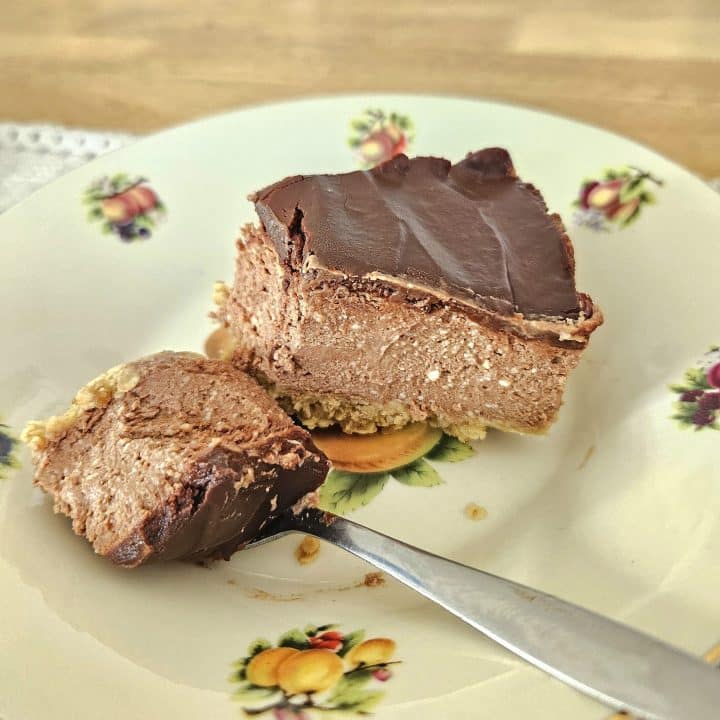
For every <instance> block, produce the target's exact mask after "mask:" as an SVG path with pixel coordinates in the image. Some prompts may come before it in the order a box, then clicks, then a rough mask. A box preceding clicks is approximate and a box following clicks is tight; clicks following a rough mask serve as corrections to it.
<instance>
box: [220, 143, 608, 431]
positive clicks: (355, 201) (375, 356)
mask: <svg viewBox="0 0 720 720" xmlns="http://www.w3.org/2000/svg"><path fill="white" fill-rule="evenodd" d="M251 200H253V201H254V203H255V208H256V211H257V214H258V217H259V219H260V226H259V227H253V226H247V227H245V228H244V229H243V233H242V237H241V238H240V240H239V241H238V245H237V247H238V256H237V264H236V272H235V281H234V284H233V286H232V287H231V288H224V290H223V292H222V293H219V294H218V297H219V302H218V305H219V307H218V310H217V312H216V313H215V316H216V317H217V318H218V319H219V320H220V321H221V322H222V323H223V324H224V325H225V326H226V327H227V328H229V330H230V331H231V332H232V334H233V340H234V343H235V344H236V346H237V347H236V349H235V351H234V356H233V357H234V360H235V362H236V363H238V364H241V365H242V366H243V367H246V368H248V369H249V370H250V371H251V372H252V373H254V374H255V375H256V377H258V378H260V379H261V381H262V382H263V383H264V384H265V385H266V386H267V387H269V388H270V389H271V391H272V392H273V393H274V394H275V395H276V397H277V398H278V399H279V401H280V402H281V404H282V405H283V407H284V408H285V409H286V410H288V411H289V412H291V413H293V414H294V415H296V416H297V417H298V418H299V419H300V420H301V421H302V422H303V423H304V424H305V425H307V426H308V427H325V426H328V425H332V424H338V425H340V426H341V427H342V429H343V430H345V431H347V432H374V431H375V430H377V429H378V428H381V427H402V426H403V425H405V424H407V423H410V422H416V421H428V422H430V423H432V424H435V425H438V426H440V427H442V428H443V429H444V430H446V431H447V432H449V433H451V434H454V435H456V436H458V437H460V438H462V439H471V438H475V437H482V436H483V434H484V432H485V428H486V427H495V428H498V429H501V430H513V431H517V432H528V433H538V432H544V431H546V430H547V429H548V427H549V426H550V425H551V424H552V422H553V421H554V419H555V417H556V416H557V412H558V409H559V407H560V405H561V402H562V394H563V389H564V385H565V380H566V378H567V375H568V373H569V372H570V371H571V370H572V368H573V367H575V365H576V364H577V362H578V361H579V358H580V354H581V353H582V351H583V349H584V348H585V347H586V345H587V341H588V338H589V336H590V334H591V333H592V332H593V331H594V330H595V329H596V328H597V327H598V326H599V325H600V324H601V323H602V314H601V313H600V311H599V310H598V309H597V307H595V306H594V304H593V302H592V300H591V299H590V298H589V297H588V296H587V295H584V294H583V293H579V292H577V290H576V287H575V278H574V272H575V261H574V254H573V248H572V245H571V243H570V240H569V238H568V236H567V233H566V232H565V229H564V227H563V224H562V221H561V220H560V218H559V216H557V215H554V214H549V213H548V211H547V207H546V205H545V202H544V200H543V198H542V196H541V195H540V193H539V191H538V190H537V189H536V188H535V187H533V186H532V185H530V184H528V183H525V182H523V181H522V180H520V179H519V178H518V177H517V174H516V172H515V169H514V167H513V164H512V161H511V159H510V156H509V155H508V153H507V152H506V151H505V150H502V149H500V148H490V149H486V150H481V151H479V152H475V153H471V154H470V155H468V156H467V157H466V158H465V159H464V160H462V161H460V162H458V163H456V164H454V165H453V164H451V163H450V162H449V161H447V160H444V159H442V158H434V157H419V158H414V159H409V158H407V157H405V156H404V155H400V156H397V157H395V158H393V159H392V160H390V161H388V162H386V163H384V164H382V165H380V166H378V167H376V168H373V169H372V170H369V171H365V172H360V171H358V172H351V173H345V174H340V175H314V176H294V177H289V178H286V179H285V180H281V181H280V182H278V183H275V184H274V185H270V186H269V187H266V188H264V189H263V190H260V191H258V192H257V193H255V194H254V195H252V196H251Z"/></svg>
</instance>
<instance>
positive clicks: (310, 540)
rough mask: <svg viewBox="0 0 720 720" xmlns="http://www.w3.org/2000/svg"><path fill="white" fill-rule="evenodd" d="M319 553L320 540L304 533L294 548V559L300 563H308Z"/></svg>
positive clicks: (313, 560)
mask: <svg viewBox="0 0 720 720" xmlns="http://www.w3.org/2000/svg"><path fill="white" fill-rule="evenodd" d="M319 553H320V541H319V540H318V539H317V538H314V537H311V536H310V535H306V536H305V538H304V539H303V540H302V541H301V542H300V544H299V545H298V546H297V547H296V548H295V559H296V560H297V561H298V562H299V563H300V564H301V565H308V564H310V563H311V562H315V560H316V559H317V556H318V554H319Z"/></svg>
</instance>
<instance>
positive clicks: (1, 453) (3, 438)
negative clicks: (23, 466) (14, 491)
mask: <svg viewBox="0 0 720 720" xmlns="http://www.w3.org/2000/svg"><path fill="white" fill-rule="evenodd" d="M16 449H17V440H16V439H15V438H14V437H13V435H12V434H11V432H10V428H9V427H8V426H7V425H3V423H1V422H0V480H2V479H3V478H4V477H7V473H8V471H9V470H12V469H14V468H18V467H20V463H19V462H18V459H17V454H16Z"/></svg>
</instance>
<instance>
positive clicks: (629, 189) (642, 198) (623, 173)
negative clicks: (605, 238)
mask: <svg viewBox="0 0 720 720" xmlns="http://www.w3.org/2000/svg"><path fill="white" fill-rule="evenodd" d="M662 185H663V181H662V180H659V179H658V178H656V177H654V176H653V175H651V174H650V173H649V172H646V171H645V170H641V169H640V168H636V167H633V166H628V167H621V168H608V169H607V170H605V171H604V172H603V173H602V174H601V175H600V177H597V178H587V179H585V180H584V181H583V183H582V185H581V186H580V192H579V195H578V198H577V199H576V200H575V201H574V202H573V205H574V206H575V207H576V208H578V209H577V211H576V213H575V222H576V223H577V224H578V225H586V226H588V227H590V228H592V229H593V230H610V229H611V228H612V227H615V228H618V229H622V228H625V227H627V226H628V225H630V224H631V223H633V222H635V220H637V219H638V217H640V212H641V210H642V208H643V207H645V206H646V205H651V204H653V203H654V202H655V195H654V193H653V192H652V191H651V190H650V188H651V187H653V186H654V187H661V186H662Z"/></svg>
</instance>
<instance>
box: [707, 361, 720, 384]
mask: <svg viewBox="0 0 720 720" xmlns="http://www.w3.org/2000/svg"><path fill="white" fill-rule="evenodd" d="M707 381H708V382H709V383H710V385H712V387H714V388H720V362H719V363H715V365H713V366H712V367H711V368H710V369H709V370H708V373H707Z"/></svg>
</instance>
